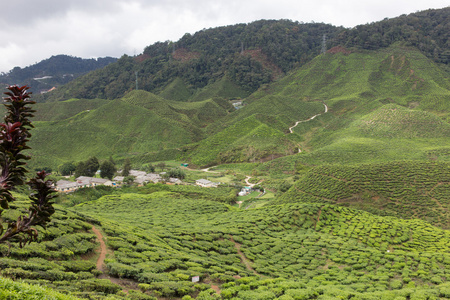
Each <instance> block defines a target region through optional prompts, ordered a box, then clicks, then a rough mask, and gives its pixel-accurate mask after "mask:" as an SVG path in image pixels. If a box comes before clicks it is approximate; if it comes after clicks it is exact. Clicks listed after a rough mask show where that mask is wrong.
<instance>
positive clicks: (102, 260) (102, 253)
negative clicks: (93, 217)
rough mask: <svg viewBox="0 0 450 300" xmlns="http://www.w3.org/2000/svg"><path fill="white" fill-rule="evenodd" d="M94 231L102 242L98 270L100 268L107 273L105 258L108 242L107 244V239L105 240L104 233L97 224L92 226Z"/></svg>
mask: <svg viewBox="0 0 450 300" xmlns="http://www.w3.org/2000/svg"><path fill="white" fill-rule="evenodd" d="M92 231H93V232H94V234H95V235H96V236H97V239H98V241H99V242H100V256H99V257H98V259H97V270H100V271H102V272H103V273H105V267H104V265H103V263H104V262H105V258H106V244H105V241H104V240H103V235H102V233H101V232H100V230H98V229H97V228H95V226H92ZM103 275H104V274H102V275H101V276H103ZM101 276H100V277H101Z"/></svg>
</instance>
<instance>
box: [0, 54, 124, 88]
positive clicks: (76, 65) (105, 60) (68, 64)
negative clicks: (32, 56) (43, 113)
mask: <svg viewBox="0 0 450 300" xmlns="http://www.w3.org/2000/svg"><path fill="white" fill-rule="evenodd" d="M115 61H117V58H113V57H101V58H97V59H94V58H90V59H84V58H80V57H74V56H68V55H54V56H52V57H50V58H48V59H45V60H43V61H41V62H39V63H36V64H34V65H31V66H28V67H25V68H20V67H15V68H14V69H12V70H11V71H9V72H8V73H6V74H1V75H0V83H3V84H8V85H13V84H17V85H28V86H31V90H32V91H34V92H39V91H45V90H49V89H51V88H52V87H54V86H60V85H63V84H65V83H67V82H69V81H71V80H73V79H75V78H77V77H79V76H81V75H83V74H86V73H88V72H90V71H93V70H96V69H99V68H103V67H105V66H106V65H108V64H110V63H112V62H115Z"/></svg>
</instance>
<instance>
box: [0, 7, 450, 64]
mask: <svg viewBox="0 0 450 300" xmlns="http://www.w3.org/2000/svg"><path fill="white" fill-rule="evenodd" d="M1 2H2V5H1V7H2V9H1V12H2V13H1V17H0V72H8V71H9V70H11V69H12V68H13V67H15V66H19V67H21V68H23V67H26V66H29V65H32V64H34V63H37V62H39V61H41V60H43V59H46V58H49V57H50V56H52V55H57V54H67V55H72V56H78V57H83V58H92V57H104V56H113V57H120V56H122V55H123V54H128V55H135V54H139V53H142V51H143V50H144V48H145V47H146V46H148V45H150V44H153V43H154V42H157V41H166V40H171V41H177V40H178V39H179V38H181V37H182V36H183V35H184V34H185V33H186V32H189V33H195V32H197V31H199V30H201V29H203V28H211V27H217V26H223V25H232V24H237V23H249V22H252V21H255V20H260V19H290V20H293V21H299V22H305V23H308V22H311V21H314V22H323V23H327V24H333V25H336V26H344V27H354V26H356V25H359V24H366V23H370V22H375V21H380V20H382V19H384V18H392V17H397V16H399V15H402V14H409V13H413V12H416V11H420V10H425V9H428V8H444V7H446V6H448V4H449V2H448V0H427V1H424V0H2V1H1Z"/></svg>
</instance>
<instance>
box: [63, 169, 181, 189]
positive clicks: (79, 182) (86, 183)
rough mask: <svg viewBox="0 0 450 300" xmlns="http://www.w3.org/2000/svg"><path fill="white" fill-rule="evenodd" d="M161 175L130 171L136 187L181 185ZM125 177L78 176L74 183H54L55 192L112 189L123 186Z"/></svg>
mask: <svg viewBox="0 0 450 300" xmlns="http://www.w3.org/2000/svg"><path fill="white" fill-rule="evenodd" d="M161 175H163V173H162V174H156V173H148V174H147V173H146V172H144V171H136V170H131V171H130V176H133V177H134V183H136V184H137V185H138V186H142V185H144V184H147V183H149V182H153V183H158V182H162V181H164V182H165V183H166V184H181V183H182V182H181V180H180V179H178V178H169V179H166V180H164V179H163V178H162V176H161ZM124 179H125V177H123V176H116V177H114V178H113V179H112V180H109V179H104V178H96V177H87V176H80V177H78V178H76V179H75V181H68V180H59V181H58V182H56V187H55V188H56V190H57V191H58V192H63V193H70V192H74V191H76V190H78V189H81V188H85V187H96V186H98V185H105V186H112V187H120V186H121V185H122V184H123V180H124Z"/></svg>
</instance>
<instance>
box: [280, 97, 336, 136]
mask: <svg viewBox="0 0 450 300" xmlns="http://www.w3.org/2000/svg"><path fill="white" fill-rule="evenodd" d="M323 106H325V112H324V114H325V113H327V112H328V106H327V105H326V104H325V103H323ZM320 115H321V114H317V115H315V116H312V117H311V118H309V119H307V120H302V121H297V122H295V124H294V126H292V127H289V132H290V133H293V132H294V131H293V130H292V129H294V128H295V127H296V126H297V125H298V124H300V123H304V122H309V121H311V120H314V119H315V118H316V117H318V116H320Z"/></svg>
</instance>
